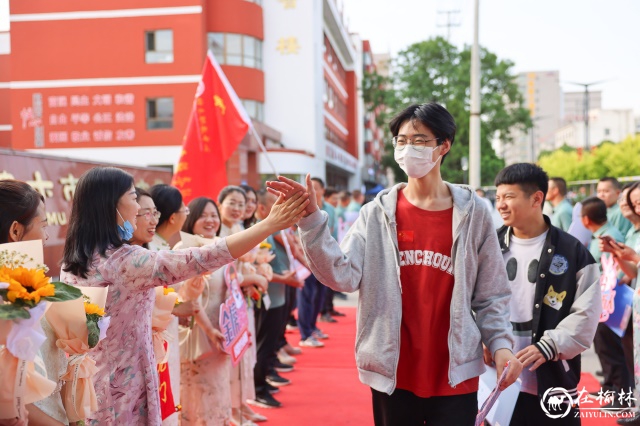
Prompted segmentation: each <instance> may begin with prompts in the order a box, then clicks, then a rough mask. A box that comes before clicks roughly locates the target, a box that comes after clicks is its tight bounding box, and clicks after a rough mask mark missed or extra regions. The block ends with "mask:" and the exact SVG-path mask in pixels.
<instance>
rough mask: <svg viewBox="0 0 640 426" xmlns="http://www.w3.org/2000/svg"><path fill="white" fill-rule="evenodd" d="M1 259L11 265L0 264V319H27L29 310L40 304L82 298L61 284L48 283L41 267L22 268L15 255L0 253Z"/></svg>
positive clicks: (76, 291) (72, 288) (67, 286)
mask: <svg viewBox="0 0 640 426" xmlns="http://www.w3.org/2000/svg"><path fill="white" fill-rule="evenodd" d="M0 253H1V256H3V257H4V258H10V257H11V256H12V255H13V256H14V261H13V262H12V263H9V264H6V263H5V264H1V263H0V265H1V266H0V298H1V302H0V319H2V320H15V319H27V318H31V314H30V313H29V311H30V309H32V308H34V307H36V306H37V305H38V304H39V303H41V302H64V301H67V300H73V299H77V298H79V297H80V296H82V293H81V292H80V290H78V289H77V288H75V287H72V286H70V285H67V284H65V283H62V282H55V281H51V278H49V277H47V276H46V275H45V273H46V272H47V269H46V267H45V266H43V265H39V266H38V267H35V268H29V267H25V266H22V265H24V263H21V262H15V257H22V256H19V254H18V253H17V252H15V251H11V252H9V251H8V250H3V251H0Z"/></svg>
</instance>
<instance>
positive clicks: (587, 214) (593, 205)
mask: <svg viewBox="0 0 640 426" xmlns="http://www.w3.org/2000/svg"><path fill="white" fill-rule="evenodd" d="M607 210H608V209H607V206H606V205H605V203H604V201H602V200H601V199H599V198H596V197H590V198H587V199H585V200H583V201H582V224H583V225H584V227H585V228H587V229H588V230H589V231H591V232H592V234H593V237H592V238H591V243H590V244H589V252H591V255H592V256H593V258H594V259H595V260H596V262H597V263H598V266H600V269H601V270H602V264H601V262H600V258H601V257H602V252H601V251H600V241H599V239H600V237H604V236H609V237H611V238H613V239H614V240H615V241H616V242H619V243H624V237H623V236H622V233H621V232H620V231H619V230H618V228H616V227H615V226H613V225H612V224H611V223H609V221H608V219H607ZM607 256H609V255H607Z"/></svg>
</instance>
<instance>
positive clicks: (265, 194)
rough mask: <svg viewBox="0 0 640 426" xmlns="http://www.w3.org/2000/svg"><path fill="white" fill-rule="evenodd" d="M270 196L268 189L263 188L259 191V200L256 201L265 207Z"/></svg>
mask: <svg viewBox="0 0 640 426" xmlns="http://www.w3.org/2000/svg"><path fill="white" fill-rule="evenodd" d="M269 194H271V193H270V192H269V191H268V190H267V188H265V187H262V188H260V189H259V190H258V194H257V195H258V198H257V199H256V201H257V202H258V204H262V205H263V206H266V205H267V198H269Z"/></svg>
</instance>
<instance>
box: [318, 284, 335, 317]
mask: <svg viewBox="0 0 640 426" xmlns="http://www.w3.org/2000/svg"><path fill="white" fill-rule="evenodd" d="M334 294H335V291H333V290H331V289H330V288H329V287H326V288H325V289H324V304H323V306H322V310H321V311H320V313H321V314H322V315H324V314H330V313H331V311H333V295H334Z"/></svg>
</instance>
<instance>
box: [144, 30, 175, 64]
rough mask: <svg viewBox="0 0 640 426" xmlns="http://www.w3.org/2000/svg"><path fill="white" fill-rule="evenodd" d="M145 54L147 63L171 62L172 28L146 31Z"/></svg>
mask: <svg viewBox="0 0 640 426" xmlns="http://www.w3.org/2000/svg"><path fill="white" fill-rule="evenodd" d="M144 39H145V56H144V60H145V62H146V63H148V64H165V63H171V62H173V30H156V31H146V32H145V33H144Z"/></svg>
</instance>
